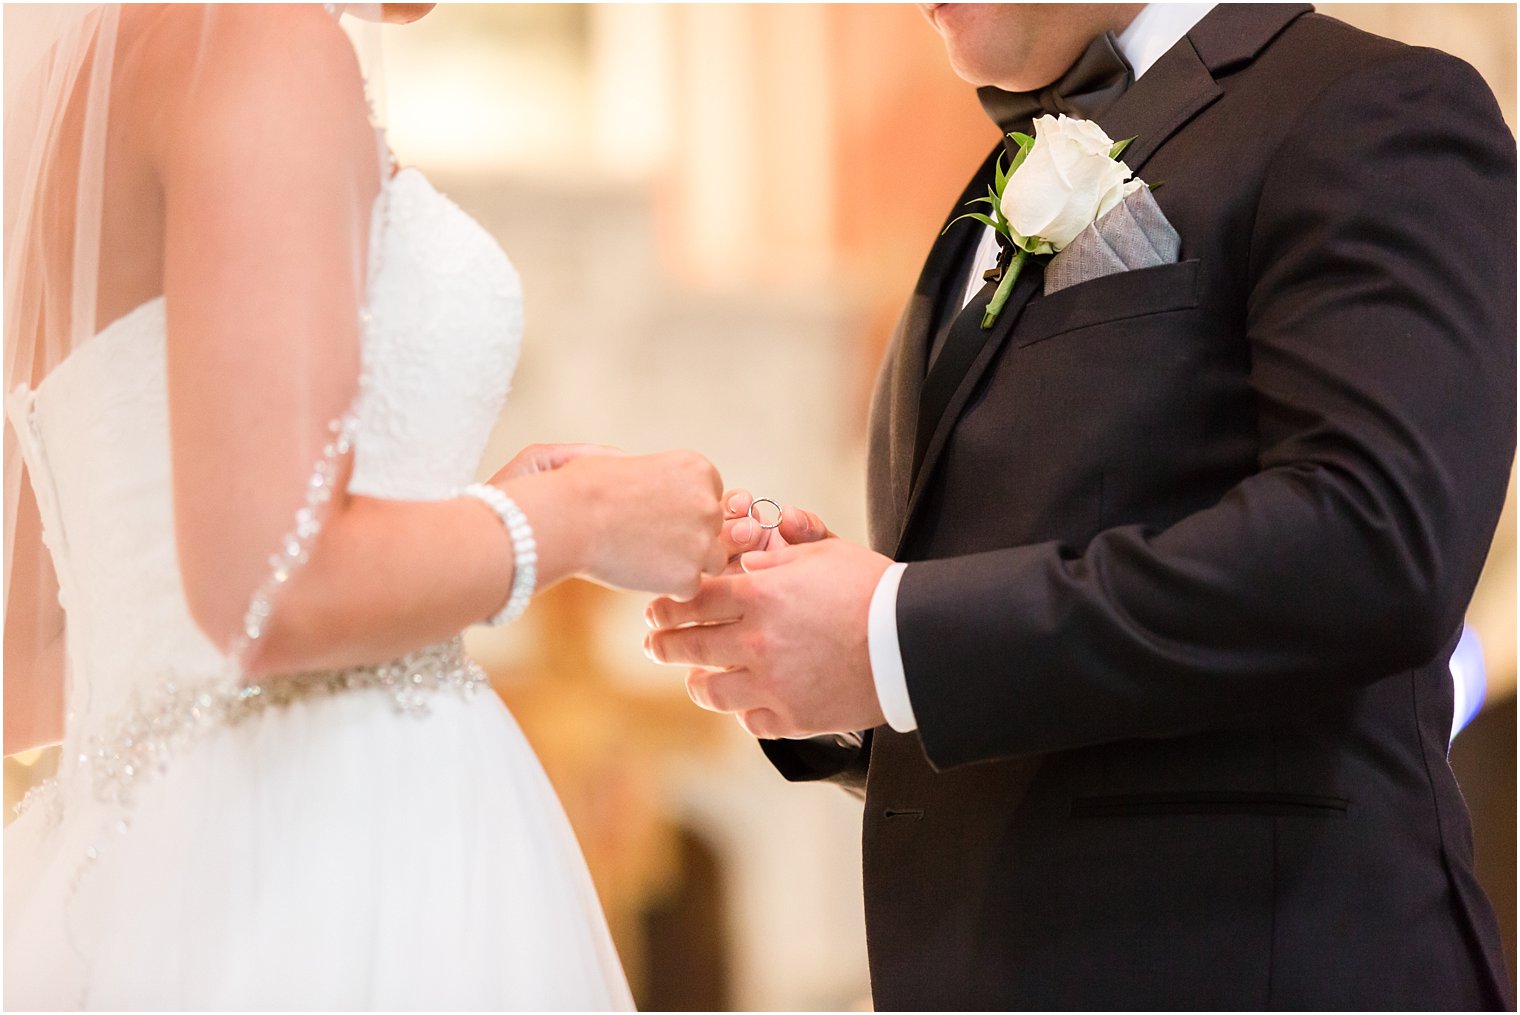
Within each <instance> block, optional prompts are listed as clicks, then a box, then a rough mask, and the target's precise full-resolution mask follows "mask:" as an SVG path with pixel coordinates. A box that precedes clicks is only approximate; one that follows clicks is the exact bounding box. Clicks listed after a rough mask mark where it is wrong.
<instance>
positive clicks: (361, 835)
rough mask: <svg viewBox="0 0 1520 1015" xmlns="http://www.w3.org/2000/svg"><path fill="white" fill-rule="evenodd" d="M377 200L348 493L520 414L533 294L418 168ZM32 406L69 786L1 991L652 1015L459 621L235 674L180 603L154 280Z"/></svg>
mask: <svg viewBox="0 0 1520 1015" xmlns="http://www.w3.org/2000/svg"><path fill="white" fill-rule="evenodd" d="M383 197H384V200H383V201H378V202H377V216H376V220H375V222H376V225H375V227H374V233H373V237H372V241H371V250H372V252H377V254H378V256H377V258H376V260H375V262H374V263H375V264H376V265H377V267H376V269H375V270H374V274H373V276H372V278H371V281H370V288H369V321H368V323H367V326H366V330H365V335H364V339H363V363H364V370H365V375H366V376H365V380H364V383H363V395H362V396H361V398H360V400H359V402H358V403H357V409H356V417H355V419H354V423H355V425H356V431H355V433H356V436H355V443H354V454H355V459H354V467H353V472H352V478H351V481H350V489H351V490H353V491H354V492H356V493H362V494H366V495H370V496H375V497H387V498H404V499H409V500H421V499H437V498H444V497H448V496H451V495H454V494H455V493H456V491H457V490H458V489H459V488H460V487H462V486H463V485H465V484H467V483H469V482H470V481H471V480H472V479H473V477H474V471H475V468H476V466H477V464H478V462H479V459H480V455H481V453H482V451H483V449H484V447H485V443H486V439H487V435H488V434H489V432H490V430H491V427H492V424H493V422H494V420H495V419H496V417H497V414H498V412H499V410H500V409H501V406H502V403H503V401H504V400H505V397H506V387H507V382H508V379H509V377H510V374H511V371H512V369H513V367H514V365H515V363H516V359H517V351H518V344H519V341H520V338H521V318H522V297H521V292H520V289H519V283H518V280H517V276H516V274H515V272H514V271H513V269H512V267H511V265H510V264H509V263H508V261H507V259H506V257H505V256H504V255H503V254H502V252H501V250H500V248H499V247H497V245H496V244H495V243H494V242H493V241H492V240H491V238H490V237H489V236H488V235H487V234H486V233H485V231H484V230H483V229H482V228H481V227H480V226H479V225H478V224H477V223H475V222H474V221H472V220H471V219H469V218H468V217H467V216H466V215H465V214H464V213H463V212H462V211H461V210H460V209H459V208H458V207H456V206H455V205H453V204H452V203H451V202H449V201H448V200H447V199H446V198H444V197H442V196H441V195H440V194H438V193H437V191H435V190H434V189H433V188H432V187H431V186H430V185H429V183H428V182H427V180H426V179H425V178H424V177H423V176H422V174H420V173H418V172H416V171H415V170H403V171H402V172H401V173H399V174H398V175H396V176H395V177H393V178H392V179H391V180H390V181H388V182H387V183H386V185H385V192H384V194H383ZM382 208H385V209H386V210H385V211H384V212H383V213H381V211H380V209H382ZM84 392H88V393H89V395H90V397H89V398H88V399H86V398H84V397H83V396H82V393H84ZM7 411H8V414H9V416H10V418H11V422H12V425H14V426H15V427H16V428H17V429H18V431H19V432H20V433H21V435H22V441H21V443H22V446H23V450H24V454H25V458H26V464H27V466H28V468H29V471H30V475H31V480H32V483H33V486H34V488H35V490H36V494H37V499H38V503H39V507H40V508H41V512H42V517H43V524H44V530H45V539H46V542H47V545H48V547H49V550H50V552H51V554H52V557H53V562H54V564H55V566H56V569H57V573H58V577H59V584H60V588H61V593H60V599H61V600H62V602H63V605H64V607H65V609H66V610H67V616H68V622H67V645H68V655H69V658H70V666H71V677H70V692H69V699H68V708H69V712H70V717H69V721H68V726H67V732H66V739H65V743H64V748H63V754H62V760H61V762H60V767H59V774H58V777H57V779H56V781H55V782H54V783H53V784H51V785H50V786H48V787H47V788H46V789H45V790H44V791H42V792H40V793H36V794H34V795H33V796H32V797H31V798H29V800H28V801H27V802H26V804H25V805H24V806H23V808H22V814H21V816H20V817H18V818H17V819H16V820H15V821H14V822H13V823H12V824H11V826H10V827H9V828H7V829H6V832H5V967H4V969H5V1003H6V1007H7V1008H59V1007H78V1006H86V1007H95V1008H114V1009H184V1008H190V1009H207V1008H236V1009H255V1010H257V1009H292V1008H295V1009H312V1008H319V1009H324V1008H325V1009H332V1008H337V1009H356V1008H379V1009H415V1008H427V1009H504V1008H513V1009H539V1010H551V1009H553V1010H565V1009H572V1010H593V1009H626V1008H630V1007H631V1006H632V1005H631V999H630V997H629V994H628V989H627V986H626V983H625V980H624V977H623V973H622V970H621V967H620V965H619V963H618V959H617V956H616V954H615V952H614V950H613V947H612V942H611V939H610V938H609V936H608V933H607V928H606V923H605V921H604V919H603V916H602V913H601V910H600V907H599V905H598V902H597V898H596V894H595V892H594V889H593V887H592V884H591V880H590V878H589V876H588V874H587V871H586V868H585V864H584V861H583V859H582V857H581V854H580V850H579V847H578V846H577V844H576V842H575V839H574V837H573V835H572V833H571V830H570V827H569V825H568V823H567V822H566V820H565V817H564V814H563V812H562V811H561V809H560V806H559V803H558V801H557V800H556V798H555V796H554V792H553V790H552V789H551V787H550V785H549V783H548V781H547V779H546V778H545V776H544V774H543V771H542V769H541V768H540V766H539V763H538V761H537V759H536V758H535V757H534V755H533V753H532V751H531V750H530V748H529V746H528V744H527V741H526V740H525V739H524V738H523V735H522V734H521V732H520V731H519V730H518V728H517V725H516V724H515V723H514V721H513V719H512V717H511V716H510V714H509V713H508V712H507V710H506V709H505V708H504V707H503V706H502V703H501V701H500V700H499V699H498V698H497V697H496V696H495V695H494V694H493V693H491V691H490V689H489V688H488V687H486V686H485V685H484V679H483V676H482V674H481V672H480V670H479V669H478V668H477V667H475V665H474V664H473V663H470V662H468V661H467V660H465V658H464V657H463V655H462V653H461V650H460V646H459V643H458V641H457V639H456V640H455V641H452V642H449V643H446V644H443V645H440V646H435V647H433V648H430V649H426V650H423V651H421V652H418V653H414V654H413V655H411V656H408V657H407V658H405V659H402V660H398V661H396V662H395V663H392V664H388V665H385V666H380V667H370V668H364V669H356V670H351V671H346V672H344V673H341V674H326V675H311V676H308V677H304V678H302V679H301V680H300V681H299V682H297V683H294V684H289V683H287V684H279V683H276V682H273V681H271V682H270V683H269V684H268V685H267V686H265V687H262V688H256V689H253V690H249V691H240V690H239V688H238V687H237V686H235V681H233V682H232V686H229V681H228V679H227V678H226V676H225V675H224V674H225V673H226V672H227V670H226V664H225V662H224V660H223V659H222V657H221V655H220V654H219V653H218V652H217V651H216V650H215V649H214V648H213V647H212V645H211V644H210V643H209V641H208V640H207V639H206V638H205V636H204V635H203V634H202V633H201V632H200V630H199V629H198V628H197V627H196V625H195V624H194V623H193V621H192V620H191V617H190V615H189V612H188V610H187V607H186V604H185V600H184V596H183V594H182V592H181V590H180V581H179V571H178V566H177V563H176V558H175V539H174V531H173V514H172V503H171V491H170V456H169V433H168V406H167V395H166V385H165V331H164V303H163V300H162V299H161V298H160V299H156V300H153V301H150V302H149V303H147V304H145V305H143V306H141V307H139V308H137V309H136V310H134V311H132V312H131V313H129V314H127V315H126V316H125V317H122V318H121V319H119V320H117V321H115V322H114V323H113V324H111V325H110V326H109V327H108V328H106V329H105V330H104V331H103V332H101V333H100V334H99V335H97V336H96V337H94V338H93V339H91V340H90V341H89V342H88V343H86V344H85V345H83V346H81V347H80V348H79V349H77V350H76V351H75V352H74V354H73V355H72V356H70V358H69V359H68V360H66V361H65V362H64V363H63V364H62V365H60V366H59V367H58V368H57V369H55V370H54V371H53V372H52V373H51V374H50V375H49V376H48V377H47V378H46V379H45V380H44V381H43V382H42V383H41V384H40V386H39V387H38V389H37V390H36V391H29V390H26V389H22V390H19V391H17V392H15V393H13V395H12V397H11V398H10V399H9V400H8V403H7Z"/></svg>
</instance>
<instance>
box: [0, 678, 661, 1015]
mask: <svg viewBox="0 0 1520 1015" xmlns="http://www.w3.org/2000/svg"><path fill="white" fill-rule="evenodd" d="M79 782H80V783H83V782H84V780H79ZM60 790H61V793H60V807H59V808H58V809H57V810H54V809H52V808H47V807H36V808H32V809H29V810H27V811H26V812H25V813H23V814H22V816H21V817H19V818H17V819H16V820H15V821H14V822H13V823H12V824H11V826H10V827H9V828H8V829H7V830H6V832H5V1004H6V1007H7V1008H50V1009H51V1008H78V1007H89V1008H107V1009H227V1008H233V1009H313V1008H315V1009H420V1008H426V1009H435V1010H436V1009H534V1010H626V1009H631V1008H632V1000H631V998H630V996H629V993H628V988H627V984H626V981H625V979H624V977H623V973H622V969H621V966H620V965H619V963H618V959H617V955H616V953H615V951H614V949H613V946H612V942H611V939H610V937H609V936H608V933H607V927H606V922H605V920H604V918H603V916H602V912H601V908H600V906H599V904H598V902H597V898H596V894H595V891H594V889H593V887H592V884H591V880H590V878H589V876H588V874H587V871H586V867H585V863H584V860H583V859H582V857H581V854H580V849H579V847H578V846H577V844H576V842H575V838H574V836H573V834H572V833H571V830H570V827H569V824H568V822H567V821H566V820H565V817H564V813H563V811H562V810H561V808H560V806H559V802H558V800H557V799H556V798H555V796H554V792H553V790H552V788H551V787H550V785H549V782H548V780H547V779H546V778H545V776H544V774H543V770H542V768H541V767H540V766H539V763H538V760H537V758H536V757H534V755H533V752H532V750H531V749H530V748H529V746H528V744H527V741H526V740H525V739H524V738H523V736H522V733H521V732H520V730H519V729H518V727H517V724H516V723H515V722H514V721H513V719H512V717H511V715H510V714H509V713H508V712H507V710H506V709H505V708H504V707H503V706H502V704H501V702H500V701H499V700H498V699H497V698H496V696H495V695H494V694H490V693H489V692H482V693H477V694H474V695H471V696H469V697H465V696H463V695H459V694H455V693H452V692H443V693H438V694H435V695H432V696H431V698H430V702H429V710H428V712H427V714H425V715H421V716H417V715H407V714H403V713H400V712H398V711H397V709H396V707H395V705H394V703H393V702H392V701H391V699H390V697H389V696H388V695H387V694H385V693H384V692H379V691H372V690H363V691H352V692H347V693H341V694H337V695H334V696H331V697H326V698H319V699H312V700H309V701H298V702H295V703H293V704H290V705H286V706H281V707H277V708H272V709H269V710H267V711H265V712H264V713H262V714H260V715H258V716H257V717H255V718H253V719H251V720H249V721H246V722H244V723H241V724H238V725H235V726H229V727H225V728H220V729H217V730H215V731H214V732H213V733H212V734H211V735H209V736H207V737H205V738H203V739H201V740H200V741H199V742H198V743H196V744H195V745H194V746H193V747H191V748H190V749H188V750H186V751H185V752H184V753H183V755H181V756H179V757H176V759H175V760H174V762H173V763H172V765H171V766H170V767H169V768H168V770H167V771H166V772H164V773H162V774H160V775H158V776H156V777H155V778H154V779H152V780H151V781H149V782H148V783H147V784H145V785H143V786H142V787H141V788H140V790H139V791H138V792H137V793H136V796H135V799H134V801H133V803H132V805H131V806H130V807H129V808H127V809H126V811H125V812H122V811H120V810H119V809H118V808H115V807H112V806H109V805H106V804H103V803H101V802H100V800H99V799H98V798H97V797H96V795H95V794H94V793H92V791H91V788H90V787H89V786H88V785H83V784H80V785H73V784H70V783H68V782H67V781H65V782H63V783H61V785H60ZM123 819H125V823H123ZM92 856H93V858H92Z"/></svg>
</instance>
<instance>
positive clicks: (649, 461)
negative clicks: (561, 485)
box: [561, 451, 728, 597]
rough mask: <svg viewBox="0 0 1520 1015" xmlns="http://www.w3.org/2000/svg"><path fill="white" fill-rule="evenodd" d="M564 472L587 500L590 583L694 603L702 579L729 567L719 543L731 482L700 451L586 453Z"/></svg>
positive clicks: (587, 574) (586, 568) (586, 572)
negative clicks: (689, 599) (636, 454)
mask: <svg viewBox="0 0 1520 1015" xmlns="http://www.w3.org/2000/svg"><path fill="white" fill-rule="evenodd" d="M561 471H562V472H563V473H566V474H572V475H574V476H575V478H576V479H577V480H578V482H579V484H580V488H581V491H582V494H583V497H584V501H583V504H584V508H585V516H584V529H583V530H582V531H583V534H584V535H585V536H586V537H587V545H586V551H587V552H586V555H585V557H584V558H583V559H584V561H585V565H584V570H583V572H582V574H583V577H586V578H590V579H592V580H594V581H598V582H602V583H603V584H607V585H613V586H616V587H618V588H626V589H636V590H640V591H645V592H656V593H661V594H664V595H668V596H674V597H690V596H693V595H695V594H696V592H697V589H698V587H699V585H700V582H701V579H702V575H704V574H718V573H720V572H721V571H722V570H723V568H724V565H725V564H727V562H728V553H727V550H726V548H725V547H724V545H723V543H722V542H721V541H720V540H719V538H718V537H719V533H720V530H721V527H722V523H723V512H722V502H721V500H720V499H719V493H720V492H721V491H722V489H723V481H722V479H721V478H720V477H719V476H718V470H717V469H715V468H713V466H712V464H711V463H710V462H708V461H707V459H705V458H703V457H702V456H701V455H699V454H697V453H696V452H693V451H667V452H664V453H662V454H657V455H643V456H639V457H631V456H626V455H623V456H608V455H584V456H582V457H579V458H577V459H576V460H575V461H573V462H570V463H569V464H567V465H565V466H564V467H563V469H562V470H561ZM572 510H574V508H572Z"/></svg>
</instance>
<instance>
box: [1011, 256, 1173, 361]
mask: <svg viewBox="0 0 1520 1015" xmlns="http://www.w3.org/2000/svg"><path fill="white" fill-rule="evenodd" d="M1199 264H1200V262H1199V260H1198V259H1197V258H1193V259H1192V260H1189V261H1178V262H1176V263H1175V264H1158V265H1156V266H1155V267H1152V268H1136V269H1135V270H1134V271H1120V272H1115V273H1114V274H1112V275H1104V276H1102V277H1100V278H1095V279H1092V280H1091V281H1088V282H1079V283H1078V284H1076V285H1074V286H1069V287H1067V288H1065V289H1062V290H1060V291H1059V292H1056V293H1052V294H1051V295H1049V296H1045V297H1042V298H1039V299H1035V300H1033V301H1031V302H1030V304H1029V305H1028V306H1027V307H1025V308H1024V313H1023V315H1022V316H1021V317H1020V318H1019V322H1018V324H1017V325H1016V326H1015V328H1014V332H1013V336H1012V337H1013V343H1014V346H1015V347H1023V346H1026V345H1033V344H1035V343H1036V342H1043V341H1044V340H1045V339H1047V338H1050V337H1052V336H1054V335H1060V334H1063V333H1065V332H1068V331H1076V330H1077V329H1079V328H1087V327H1091V326H1093V325H1095V324H1106V323H1108V322H1110V321H1123V320H1128V319H1130V318H1134V317H1142V316H1144V315H1146V314H1164V313H1167V312H1169V311H1173V310H1190V309H1192V308H1193V307H1196V306H1197V305H1198V279H1199V270H1198V269H1199Z"/></svg>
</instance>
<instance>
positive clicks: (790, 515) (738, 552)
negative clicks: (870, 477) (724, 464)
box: [719, 487, 834, 570]
mask: <svg viewBox="0 0 1520 1015" xmlns="http://www.w3.org/2000/svg"><path fill="white" fill-rule="evenodd" d="M754 502H755V498H754V495H753V494H751V493H750V492H749V491H748V490H744V489H741V488H737V487H736V488H734V489H732V490H729V491H728V492H727V493H725V494H724V495H723V531H722V533H721V535H720V537H719V538H720V539H721V540H722V541H723V545H724V547H725V548H726V549H727V550H728V559H729V564H730V570H737V569H738V562H739V558H740V557H741V556H743V555H744V554H746V553H749V552H751V551H752V550H777V549H780V548H781V547H783V546H791V545H793V544H796V543H813V542H817V541H818V540H820V539H830V538H832V537H833V535H834V533H832V532H830V531H829V529H828V526H826V525H824V524H823V519H821V518H819V517H818V516H817V515H815V514H813V512H811V511H804V510H802V509H801V508H799V507H793V506H792V505H790V504H787V505H784V506H783V507H782V508H781V524H780V525H778V526H777V527H776V528H774V529H765V528H761V527H760V523H759V522H757V521H755V519H754V518H752V517H750V513H749V510H750V506H751V505H752V504H754Z"/></svg>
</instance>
